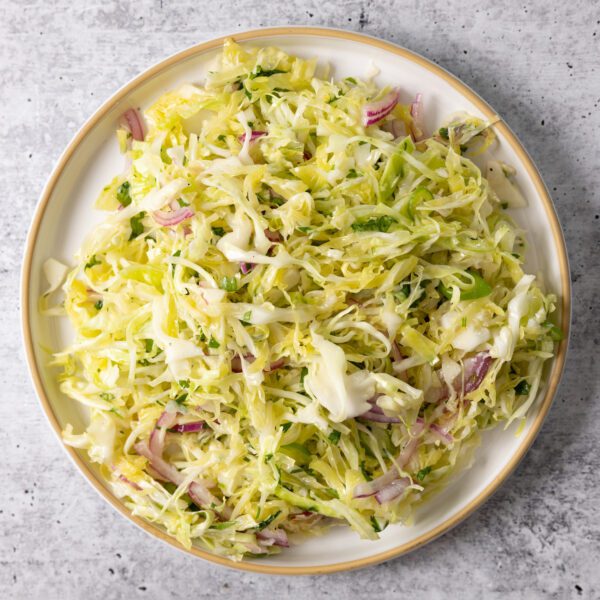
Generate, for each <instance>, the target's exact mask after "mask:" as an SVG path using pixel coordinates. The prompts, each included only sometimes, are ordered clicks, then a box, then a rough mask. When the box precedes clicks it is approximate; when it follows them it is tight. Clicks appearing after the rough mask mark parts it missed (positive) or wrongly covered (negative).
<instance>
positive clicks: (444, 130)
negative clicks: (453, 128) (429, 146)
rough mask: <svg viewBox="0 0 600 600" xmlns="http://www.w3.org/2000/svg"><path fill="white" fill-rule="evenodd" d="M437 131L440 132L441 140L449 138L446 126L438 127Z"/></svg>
mask: <svg viewBox="0 0 600 600" xmlns="http://www.w3.org/2000/svg"><path fill="white" fill-rule="evenodd" d="M438 133H439V134H440V137H441V138H442V139H443V140H447V139H449V135H448V128H447V127H440V129H439V131H438Z"/></svg>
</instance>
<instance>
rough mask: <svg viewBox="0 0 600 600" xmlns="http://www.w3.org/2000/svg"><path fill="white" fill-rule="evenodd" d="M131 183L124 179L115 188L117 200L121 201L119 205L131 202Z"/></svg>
mask: <svg viewBox="0 0 600 600" xmlns="http://www.w3.org/2000/svg"><path fill="white" fill-rule="evenodd" d="M130 188H131V184H130V183H129V181H124V182H123V183H122V184H121V185H120V186H119V187H118V188H117V200H118V201H119V202H120V203H121V206H129V205H130V204H131V193H130Z"/></svg>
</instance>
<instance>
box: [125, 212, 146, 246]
mask: <svg viewBox="0 0 600 600" xmlns="http://www.w3.org/2000/svg"><path fill="white" fill-rule="evenodd" d="M145 216H146V213H145V212H144V211H142V212H141V213H139V214H138V215H135V216H133V217H131V219H129V224H130V225H131V235H130V236H129V241H131V240H134V239H135V238H136V237H137V236H138V235H141V234H142V233H144V225H143V223H142V221H143V220H144V217H145Z"/></svg>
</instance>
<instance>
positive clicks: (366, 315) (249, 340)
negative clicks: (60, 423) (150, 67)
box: [44, 41, 560, 560]
mask: <svg viewBox="0 0 600 600" xmlns="http://www.w3.org/2000/svg"><path fill="white" fill-rule="evenodd" d="M316 69H317V64H316V62H315V61H314V60H303V59H300V58H297V57H294V56H289V55H287V54H285V53H284V52H282V51H281V50H278V49H276V48H263V49H252V48H246V47H241V46H239V45H237V44H235V43H233V42H231V41H230V42H227V43H226V44H225V46H224V49H223V53H222V56H221V58H220V63H219V66H218V68H217V69H216V70H215V71H214V72H211V73H209V74H208V75H207V77H206V82H205V85H204V87H199V86H195V85H185V86H183V87H181V88H180V89H178V90H176V91H174V92H170V93H167V94H165V95H164V96H162V97H161V98H160V99H159V100H158V101H157V102H156V103H155V104H154V105H153V106H151V107H150V108H149V109H148V110H147V111H145V120H146V123H147V129H148V131H147V135H146V137H145V139H144V141H132V140H131V139H130V137H128V134H127V132H126V131H125V130H119V140H120V143H121V145H122V148H123V150H124V151H125V152H126V153H127V154H128V156H129V158H130V159H131V160H130V166H129V167H128V169H127V170H126V171H125V172H124V173H123V174H121V175H119V176H117V177H115V179H114V180H113V181H112V182H111V183H110V184H109V185H107V187H106V188H105V189H104V190H103V191H102V193H101V195H100V196H99V198H98V201H97V207H98V208H100V209H103V210H106V211H108V216H107V218H106V221H105V222H104V223H103V224H101V225H99V226H98V227H96V228H95V229H94V230H93V231H92V232H91V234H90V235H89V236H88V238H87V239H86V241H85V243H84V244H83V246H82V247H81V249H80V251H79V253H78V255H77V257H76V261H77V264H76V266H75V268H73V269H72V270H71V271H70V273H69V275H68V277H67V280H66V283H65V285H64V290H65V292H66V299H65V302H64V307H65V310H66V313H67V315H68V317H69V319H70V321H71V323H72V325H73V327H74V329H75V331H76V338H75V340H74V342H73V344H72V345H71V346H70V347H68V348H66V349H65V350H64V351H62V352H59V353H57V354H56V355H55V357H54V361H53V364H55V365H58V366H60V367H62V374H61V375H60V379H61V388H62V391H63V392H64V393H65V394H66V395H67V396H69V397H71V398H72V399H73V400H74V401H76V402H78V403H80V404H82V405H83V406H84V407H85V408H86V409H87V411H89V425H88V426H87V428H86V429H85V430H84V431H83V432H81V433H76V432H74V431H73V428H72V427H71V426H70V425H69V426H67V427H66V429H65V431H64V434H63V435H64V440H65V442H66V443H67V444H70V445H72V446H75V447H77V448H82V449H84V450H85V451H87V453H88V454H89V457H90V458H91V460H93V461H95V462H97V463H99V464H100V465H101V469H102V472H103V474H104V476H105V477H106V479H107V480H108V481H110V482H111V484H112V486H113V489H114V492H115V493H116V494H117V495H118V496H120V497H122V498H124V501H125V503H126V505H127V506H128V507H129V508H130V510H131V511H132V513H133V514H135V515H139V516H140V517H142V518H143V519H146V520H148V521H151V522H153V523H156V524H158V525H160V526H162V527H164V528H165V529H166V531H167V532H168V533H169V534H171V535H173V536H175V537H176V539H177V540H178V541H179V542H180V543H181V544H183V545H184V546H186V547H190V545H191V544H192V543H194V544H197V545H198V546H200V547H203V548H205V549H207V550H209V551H211V552H215V553H219V554H222V555H225V556H228V557H230V558H232V559H236V560H238V559H241V558H243V557H248V556H253V555H257V554H258V555H260V554H270V553H274V552H278V551H280V545H277V543H275V544H273V543H272V540H270V541H269V539H268V536H267V537H266V538H265V537H264V533H265V532H275V533H277V532H279V533H281V530H284V532H285V533H286V534H287V535H289V537H290V538H291V539H292V541H298V540H299V539H301V537H302V534H306V533H308V534H316V533H320V532H322V531H323V530H325V529H326V528H327V527H329V526H331V525H332V524H340V523H347V524H349V525H350V526H351V527H352V528H353V529H354V530H355V531H356V532H357V533H358V534H359V535H360V536H361V537H363V538H369V539H373V538H377V537H378V532H379V531H381V530H382V529H384V528H385V526H387V524H388V523H394V522H398V521H401V522H405V523H407V522H410V518H411V513H412V511H413V508H414V506H415V505H417V504H419V503H421V502H422V501H423V499H424V498H426V497H427V496H428V495H429V494H430V493H432V492H433V491H435V490H437V489H439V488H440V487H441V486H442V484H443V483H444V482H446V481H447V480H448V477H449V476H450V475H451V474H453V473H455V472H457V471H458V470H459V468H460V467H461V465H466V464H467V463H468V461H469V460H470V456H471V454H472V451H473V449H474V448H475V447H476V446H477V444H478V440H479V432H480V431H481V430H483V429H485V428H488V427H491V426H494V425H495V424H497V423H499V422H503V421H504V422H507V423H508V422H510V421H512V420H514V419H521V418H523V417H524V416H525V415H526V413H527V410H528V408H529V406H530V405H531V403H532V402H533V401H534V399H535V396H536V393H537V390H538V388H539V386H540V378H541V374H542V366H543V363H544V361H545V360H547V359H548V358H550V357H551V356H552V355H553V348H554V342H555V340H556V338H557V337H559V335H557V333H556V332H557V331H558V333H559V334H560V331H559V330H557V328H556V327H554V326H552V325H551V324H550V323H549V322H548V315H549V314H550V313H551V312H552V311H553V310H554V303H555V298H554V296H552V295H546V294H544V293H543V292H542V291H541V289H540V287H539V286H538V285H537V284H536V281H535V280H534V278H533V277H532V276H530V275H527V274H525V273H524V272H523V269H522V266H521V264H522V260H521V255H522V253H523V244H524V242H523V239H522V237H521V234H520V232H519V231H518V230H517V229H516V228H515V226H514V225H513V224H512V222H511V220H510V218H509V217H508V216H507V214H506V213H505V212H504V211H503V210H502V208H501V202H502V201H503V199H502V198H501V197H499V196H498V195H497V193H496V192H495V191H494V190H493V189H492V188H491V187H490V185H489V184H488V182H487V180H486V179H485V178H484V177H483V176H482V173H481V171H480V170H479V168H478V167H477V166H476V164H475V163H474V162H473V161H472V160H471V159H470V158H469V155H470V148H472V150H473V152H476V151H478V149H479V148H480V147H481V146H482V144H484V145H485V144H487V143H488V142H489V138H490V137H491V136H492V135H493V134H492V133H491V129H490V128H489V127H488V124H486V123H484V122H483V121H480V120H479V119H475V118H474V117H468V116H464V117H462V118H461V119H460V120H458V121H457V120H454V121H451V122H450V123H449V124H448V125H447V126H446V127H444V128H442V129H441V130H439V131H438V132H437V133H436V134H435V135H434V136H432V137H429V138H427V139H425V140H422V141H420V142H418V143H416V144H415V143H414V142H413V141H412V140H411V138H410V137H408V136H407V137H404V136H400V137H397V138H396V137H395V136H394V134H392V133H390V132H389V131H390V130H391V129H390V127H389V125H390V123H392V122H394V123H395V124H399V125H403V126H405V128H406V131H409V130H410V129H409V127H410V119H411V118H410V112H409V106H408V105H402V104H399V105H397V106H396V107H395V108H394V110H393V111H392V113H391V114H390V115H389V116H387V117H386V118H385V119H384V120H382V121H380V122H379V123H377V124H375V125H371V126H369V127H366V128H365V127H364V126H363V125H362V119H361V115H362V110H363V107H364V106H365V105H366V104H368V103H369V102H372V101H373V100H377V99H378V98H380V97H383V96H384V95H385V94H386V93H387V91H388V90H387V89H383V90H380V89H378V88H377V87H376V86H375V84H374V83H373V82H371V81H360V80H358V79H355V78H347V79H344V80H342V81H337V82H334V81H333V80H329V79H325V78H322V77H319V76H317V75H316ZM407 100H408V98H407ZM253 132H254V135H252V134H253ZM181 207H189V208H190V209H191V210H192V211H193V213H194V215H193V216H192V217H191V218H189V219H186V220H184V221H183V222H181V223H179V224H177V225H174V226H161V225H159V224H158V223H157V221H156V220H155V219H154V217H153V213H154V212H155V211H159V210H160V211H163V212H167V213H169V211H176V210H178V209H180V208H181ZM44 305H45V299H44ZM478 355H486V356H490V357H491V358H492V361H491V366H489V369H488V370H487V371H486V373H485V375H484V376H483V379H482V381H481V383H480V385H478V387H476V389H474V390H472V391H468V392H467V391H466V390H467V389H468V388H467V387H466V386H465V385H464V381H465V380H466V379H467V378H469V377H470V376H471V374H470V373H468V372H466V366H465V365H466V364H467V363H468V359H469V358H472V357H476V356H478ZM465 361H466V362H465ZM457 382H458V384H457ZM461 382H462V383H461ZM373 407H375V409H376V410H377V412H378V414H379V415H381V414H383V415H384V417H385V418H386V419H388V420H389V421H391V422H378V421H373V420H370V419H368V418H363V417H361V415H363V414H364V413H366V412H368V411H369V410H370V409H372V408H373ZM164 412H167V413H176V417H177V422H178V423H180V424H185V423H197V422H202V423H203V426H202V427H203V428H202V429H201V430H200V431H191V432H180V431H178V430H177V429H176V428H173V427H171V428H170V429H169V430H164V428H162V429H161V428H160V427H159V426H158V425H157V421H158V420H159V418H160V417H161V415H163V413H164ZM418 424H422V425H423V426H422V427H420V426H419V427H416V425H418ZM157 429H158V431H160V432H161V435H163V436H164V440H163V441H164V453H163V455H162V458H163V459H164V460H165V461H167V463H168V464H169V465H171V466H172V467H174V468H175V469H177V471H178V472H179V473H181V474H182V475H183V478H182V479H183V481H182V482H180V483H179V484H178V485H176V484H175V483H172V482H166V481H164V480H163V479H164V478H162V477H160V474H157V472H156V469H154V468H153V465H150V462H149V460H148V459H147V458H146V457H144V456H142V455H140V454H138V453H137V452H136V450H135V448H134V446H135V445H136V444H137V443H139V442H141V441H148V440H149V439H150V438H151V435H152V433H153V431H155V430H157ZM440 430H441V431H442V432H444V434H445V436H444V435H442V436H440V435H439V431H440ZM417 432H418V433H417ZM415 438H416V442H415ZM411 442H412V443H413V446H411V447H414V448H415V449H414V452H413V453H412V455H410V456H409V457H408V460H406V462H405V464H400V463H399V462H398V457H399V456H401V453H402V451H403V450H404V449H406V448H407V445H408V444H409V443H411ZM390 469H397V470H398V477H402V478H408V480H409V481H408V485H407V486H406V488H405V489H404V491H403V492H402V493H400V495H398V496H397V497H395V498H393V499H392V500H390V501H384V502H382V503H381V504H380V503H379V502H378V500H377V498H376V497H375V496H369V497H364V498H355V497H354V491H355V488H356V486H357V485H359V484H365V482H368V481H371V480H374V479H376V478H377V477H379V476H381V475H382V474H384V473H387V472H388V471H390ZM194 481H199V482H203V485H206V486H207V487H208V489H210V493H211V494H212V495H213V496H214V498H215V499H216V502H212V503H211V504H207V503H205V504H204V505H202V506H198V505H197V504H196V503H195V502H194V501H193V500H192V497H191V496H190V494H189V493H188V492H189V490H190V487H189V486H190V483H191V482H194ZM265 539H266V540H267V541H265Z"/></svg>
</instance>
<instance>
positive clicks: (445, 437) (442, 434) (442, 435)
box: [429, 423, 454, 444]
mask: <svg viewBox="0 0 600 600" xmlns="http://www.w3.org/2000/svg"><path fill="white" fill-rule="evenodd" d="M429 429H430V431H432V432H433V433H434V434H435V435H436V437H438V438H439V439H440V440H441V441H442V442H444V443H445V444H451V443H452V442H453V441H454V438H453V437H452V436H451V435H450V434H449V433H448V432H447V431H446V430H445V429H442V428H441V427H440V426H439V425H436V424H435V423H432V424H431V425H430V426H429Z"/></svg>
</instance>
